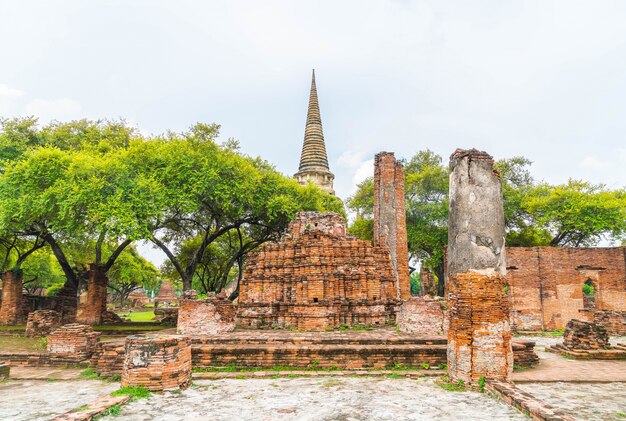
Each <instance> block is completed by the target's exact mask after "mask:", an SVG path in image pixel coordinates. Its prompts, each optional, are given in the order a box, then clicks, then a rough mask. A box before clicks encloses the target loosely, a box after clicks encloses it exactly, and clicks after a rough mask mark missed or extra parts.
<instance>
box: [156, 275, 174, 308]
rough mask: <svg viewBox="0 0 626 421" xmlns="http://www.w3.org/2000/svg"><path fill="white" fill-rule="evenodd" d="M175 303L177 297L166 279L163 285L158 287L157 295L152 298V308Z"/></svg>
mask: <svg viewBox="0 0 626 421" xmlns="http://www.w3.org/2000/svg"><path fill="white" fill-rule="evenodd" d="M177 304H178V297H176V293H175V292H174V287H173V286H172V284H170V283H169V282H168V281H165V282H163V285H161V288H159V293H158V294H157V297H156V298H155V299H154V308H158V307H159V306H166V307H169V306H174V305H177Z"/></svg>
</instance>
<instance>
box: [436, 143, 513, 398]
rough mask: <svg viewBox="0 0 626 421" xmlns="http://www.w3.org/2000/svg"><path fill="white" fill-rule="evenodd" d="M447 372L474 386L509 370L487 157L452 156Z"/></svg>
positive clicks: (498, 212)
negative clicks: (483, 379) (481, 380)
mask: <svg viewBox="0 0 626 421" xmlns="http://www.w3.org/2000/svg"><path fill="white" fill-rule="evenodd" d="M447 264H448V276H449V279H448V282H449V290H448V308H449V313H448V316H449V328H448V368H449V375H450V377H451V378H452V379H453V380H462V381H464V382H465V383H466V384H469V385H473V386H475V385H476V384H477V383H478V381H479V380H480V378H481V377H484V378H486V379H493V380H508V379H509V376H510V374H511V373H512V371H513V352H512V348H511V328H510V325H509V301H508V297H507V296H506V288H505V285H506V284H505V276H506V267H505V249H504V209H503V199H502V185H501V181H500V177H499V175H498V173H496V172H495V171H494V169H493V159H492V157H491V156H489V155H488V154H487V153H485V152H481V151H477V150H475V149H471V150H461V149H457V150H456V151H455V152H454V153H453V154H452V156H451V157H450V202H449V216H448V261H447Z"/></svg>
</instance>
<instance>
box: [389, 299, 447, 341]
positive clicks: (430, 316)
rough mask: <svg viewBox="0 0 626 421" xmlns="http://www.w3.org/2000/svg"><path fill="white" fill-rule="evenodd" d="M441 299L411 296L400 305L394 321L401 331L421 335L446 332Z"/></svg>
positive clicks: (445, 319) (444, 314) (436, 334)
mask: <svg viewBox="0 0 626 421" xmlns="http://www.w3.org/2000/svg"><path fill="white" fill-rule="evenodd" d="M444 307H445V306H444V302H443V300H441V301H439V300H435V299H432V298H430V297H428V296H425V297H413V298H411V299H410V300H407V301H405V302H404V303H402V305H401V306H400V310H399V311H398V314H397V316H396V323H397V325H398V328H399V329H400V330H401V331H402V332H407V333H414V334H416V335H423V336H439V335H444V334H447V332H448V327H447V316H446V312H445V311H444Z"/></svg>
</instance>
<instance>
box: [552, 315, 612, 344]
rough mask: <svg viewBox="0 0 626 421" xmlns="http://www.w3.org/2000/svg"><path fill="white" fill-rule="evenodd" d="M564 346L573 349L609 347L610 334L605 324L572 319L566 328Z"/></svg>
mask: <svg viewBox="0 0 626 421" xmlns="http://www.w3.org/2000/svg"><path fill="white" fill-rule="evenodd" d="M563 346H564V347H565V348H567V349H573V350H578V349H585V350H587V349H604V348H608V347H609V346H610V343H609V334H608V332H607V331H606V329H605V328H604V327H603V326H600V325H597V324H595V323H590V322H585V321H583V320H576V319H572V320H570V321H569V322H568V323H567V328H565V333H564V334H563Z"/></svg>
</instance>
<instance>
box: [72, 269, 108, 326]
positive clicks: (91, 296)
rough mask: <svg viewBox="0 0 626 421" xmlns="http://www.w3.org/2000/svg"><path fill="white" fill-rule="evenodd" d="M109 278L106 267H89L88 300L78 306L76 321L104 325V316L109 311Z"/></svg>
mask: <svg viewBox="0 0 626 421" xmlns="http://www.w3.org/2000/svg"><path fill="white" fill-rule="evenodd" d="M107 282H108V279H107V276H106V272H105V271H104V266H102V265H96V264H93V263H92V264H90V265H89V281H88V283H87V300H86V301H85V302H82V303H80V304H79V305H78V310H77V313H76V321H77V322H78V323H85V324H88V325H98V324H101V323H102V316H103V314H104V313H105V312H106V309H107Z"/></svg>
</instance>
